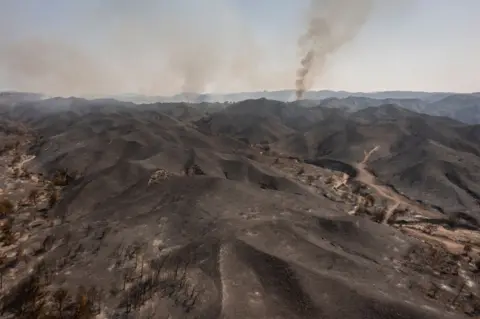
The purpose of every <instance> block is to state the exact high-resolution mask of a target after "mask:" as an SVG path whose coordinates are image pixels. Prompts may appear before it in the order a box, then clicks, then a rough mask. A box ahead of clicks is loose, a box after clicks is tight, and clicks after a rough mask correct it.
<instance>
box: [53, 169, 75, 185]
mask: <svg viewBox="0 0 480 319" xmlns="http://www.w3.org/2000/svg"><path fill="white" fill-rule="evenodd" d="M73 180H75V177H74V175H73V174H69V172H68V170H67V169H59V170H57V171H56V172H55V173H54V174H53V178H52V183H53V185H55V186H61V187H64V186H67V185H69V184H70V183H71V182H72V181H73Z"/></svg>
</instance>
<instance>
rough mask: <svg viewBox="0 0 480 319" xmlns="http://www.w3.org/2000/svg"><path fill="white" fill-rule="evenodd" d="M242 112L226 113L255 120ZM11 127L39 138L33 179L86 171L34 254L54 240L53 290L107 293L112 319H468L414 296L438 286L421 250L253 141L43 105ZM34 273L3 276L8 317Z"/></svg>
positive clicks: (150, 112)
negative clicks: (429, 277) (419, 268)
mask: <svg viewBox="0 0 480 319" xmlns="http://www.w3.org/2000/svg"><path fill="white" fill-rule="evenodd" d="M248 103H253V102H248ZM264 103H265V102H264ZM87 104H88V103H87ZM273 109H274V110H277V108H276V107H274V108H273ZM86 110H88V111H86ZM237 111H238V110H237ZM237 111H235V112H232V111H227V112H226V113H227V114H229V115H231V116H233V117H234V118H236V116H239V117H240V118H242V117H241V116H242V114H238V113H237ZM285 111H288V112H291V113H288V115H287V116H285V115H279V114H278V113H276V114H275V115H274V117H276V118H280V119H281V120H282V125H283V126H284V127H288V129H289V130H293V129H294V128H293V125H292V124H288V120H291V119H292V118H304V119H310V118H309V117H308V116H306V115H305V114H302V113H298V114H297V113H295V111H293V112H292V111H291V110H290V109H288V110H285ZM320 111H321V110H320ZM269 112H271V111H268V113H269ZM313 112H318V110H317V111H315V110H314V111H313ZM240 113H241V112H240ZM6 116H8V117H9V119H11V120H15V121H18V122H22V123H25V124H26V125H29V126H30V128H31V129H32V130H33V132H32V134H33V136H34V137H35V140H34V144H33V145H32V146H31V147H30V150H29V152H30V153H31V154H32V155H35V156H36V157H35V158H34V159H31V160H30V161H29V162H28V163H26V164H25V166H26V169H28V170H29V171H31V172H37V173H38V172H43V173H44V174H45V175H47V176H48V175H50V174H51V173H53V172H54V171H55V170H58V169H67V170H68V172H75V174H74V175H75V179H74V180H73V181H71V182H70V183H68V185H67V186H65V187H64V188H63V190H62V194H61V198H60V200H59V202H58V204H56V205H55V206H54V208H53V209H52V210H51V211H50V213H49V218H50V219H51V222H50V223H45V224H44V223H42V224H40V225H42V226H36V228H35V229H36V231H37V232H38V231H39V233H38V234H37V233H35V234H37V235H35V236H26V237H22V238H24V239H23V244H22V245H23V247H26V248H25V249H29V247H30V246H29V245H31V244H32V243H33V244H34V243H36V242H37V243H38V242H39V241H41V240H42V238H45V236H46V238H50V240H51V241H53V244H52V245H49V246H48V248H45V247H44V248H43V250H40V252H39V253H38V254H39V255H41V256H42V259H43V260H44V261H45V262H46V265H47V266H46V267H47V269H49V272H48V273H49V274H50V275H49V277H48V278H49V280H48V282H49V284H50V286H48V288H45V289H47V290H48V289H54V288H55V287H58V286H59V285H61V286H63V287H66V289H67V290H75V289H76V288H77V287H78V286H79V285H83V286H86V287H96V289H101V291H102V292H103V294H102V296H103V297H102V299H101V302H99V303H98V305H99V306H98V307H99V308H100V309H99V312H100V314H99V316H102V317H103V318H105V317H107V318H117V317H118V316H126V317H129V316H130V317H132V318H143V316H145V317H148V313H149V312H151V313H152V314H153V318H166V317H168V316H170V318H205V319H207V318H208V319H211V318H242V319H244V318H285V319H287V318H288V319H292V318H298V319H304V318H312V319H314V318H315V319H316V318H332V319H333V318H339V317H342V318H352V319H353V318H355V319H357V318H365V319H366V318H369V319H374V318H378V319H380V318H382V319H383V318H391V319H397V318H398V319H407V318H408V319H417V318H418V319H428V318H447V317H452V318H453V317H456V316H454V315H453V314H448V313H445V312H444V310H443V309H442V307H443V305H442V304H441V303H436V302H435V301H431V300H428V299H427V298H426V297H425V295H424V294H423V293H422V291H421V290H418V289H417V290H413V289H412V288H411V287H412V286H411V285H410V284H409V283H410V282H423V280H424V278H425V275H421V274H420V273H418V272H416V271H414V270H412V269H410V268H408V267H406V266H405V256H406V255H407V254H409V252H411V248H412V245H414V244H415V245H419V246H418V247H421V246H422V244H421V243H420V242H418V241H417V240H414V239H413V238H410V237H408V236H406V235H404V234H402V233H400V232H399V231H397V230H395V229H392V228H389V227H388V226H386V225H381V224H377V223H373V222H371V221H369V220H367V219H364V218H361V217H354V216H348V215H347V214H346V212H347V210H348V209H349V208H348V205H347V204H346V203H342V202H337V201H332V200H330V199H328V198H327V197H326V196H321V195H320V194H318V193H315V192H312V190H311V189H310V188H309V187H307V186H306V185H303V184H301V183H299V182H298V181H297V180H295V179H293V178H292V177H291V176H289V175H286V174H285V173H284V172H282V171H279V170H277V169H275V168H273V167H271V166H270V164H269V163H271V162H272V161H273V160H274V159H275V158H274V157H273V158H271V157H268V156H264V155H260V153H259V152H258V150H256V149H254V148H250V147H249V146H248V145H247V144H245V143H242V142H239V141H238V140H236V139H233V138H231V137H228V136H223V135H222V136H219V135H213V134H212V135H207V134H205V133H202V132H200V131H199V130H196V129H195V128H194V127H193V126H192V125H191V124H189V123H186V122H181V121H179V120H177V119H174V118H172V117H170V116H168V115H166V114H165V113H163V112H162V111H156V110H155V109H153V108H150V109H142V108H130V107H124V106H118V107H116V106H115V105H109V106H108V107H103V108H102V107H85V108H83V109H81V108H79V109H76V108H70V109H68V110H65V111H58V109H57V110H56V111H52V110H48V111H45V110H41V109H39V108H38V107H37V106H35V105H31V104H30V105H24V106H22V107H19V108H14V109H12V110H11V112H9V113H8V115H6ZM316 125H317V124H315V126H316ZM309 126H310V124H308V125H303V124H302V127H309ZM247 138H250V137H247ZM39 227H40V228H39ZM35 229H34V230H32V232H34V231H35ZM45 240H46V239H45ZM44 243H45V241H44ZM44 246H45V245H44ZM35 263H36V261H35V258H33V257H31V259H29V261H27V262H26V265H28V267H30V266H31V265H32V264H35ZM28 267H23V266H18V269H17V268H15V273H14V274H15V276H13V275H11V274H12V273H11V272H10V273H8V274H9V275H8V276H5V277H4V280H3V287H5V289H6V290H4V291H3V293H4V296H5V298H6V299H4V300H3V301H4V304H3V307H4V310H6V311H5V312H4V315H5V316H6V318H13V317H15V314H16V313H17V314H18V312H11V311H13V310H15V309H17V310H18V309H19V308H18V307H17V308H15V307H16V305H17V306H18V304H19V302H20V303H21V300H25V297H22V296H21V294H20V293H19V292H18V291H20V290H18V289H20V288H19V287H22V286H21V285H20V284H19V282H17V281H19V280H20V279H21V278H22V277H23V276H27V269H28ZM50 270H51V271H50ZM42 278H43V277H42ZM386 279H387V280H386ZM45 281H47V280H46V279H45ZM42 282H43V281H42ZM7 289H8V290H7ZM47 295H48V294H47ZM22 298H23V299H22ZM19 300H20V301H19ZM79 300H80V301H79V303H80V306H79V308H77V310H78V309H83V308H81V306H82V301H81V300H84V299H82V298H80V299H79ZM95 305H96V304H95ZM42 307H44V308H45V307H47V308H48V304H47V305H43V306H42ZM95 307H96V306H95ZM12 309H13V310H12ZM22 309H23V308H22ZM42 309H43V308H42ZM9 311H10V312H9ZM18 311H20V310H18ZM21 311H24V310H21ZM25 311H26V310H25ZM52 311H53V310H52ZM65 311H69V310H68V309H66V310H65ZM78 311H80V310H78ZM9 313H10V315H9ZM9 316H10V317H9ZM149 318H150V317H149Z"/></svg>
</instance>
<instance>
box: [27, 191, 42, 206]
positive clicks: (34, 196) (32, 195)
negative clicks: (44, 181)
mask: <svg viewBox="0 0 480 319" xmlns="http://www.w3.org/2000/svg"><path fill="white" fill-rule="evenodd" d="M39 196H40V192H39V190H38V189H36V188H34V189H32V190H31V191H30V193H28V201H29V202H30V203H31V204H32V205H35V206H36V205H37V200H38V197H39Z"/></svg>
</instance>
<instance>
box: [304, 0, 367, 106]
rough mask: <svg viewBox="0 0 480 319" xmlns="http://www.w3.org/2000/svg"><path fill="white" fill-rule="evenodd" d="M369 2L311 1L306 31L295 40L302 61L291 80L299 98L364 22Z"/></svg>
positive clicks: (348, 0) (365, 0)
mask: <svg viewBox="0 0 480 319" xmlns="http://www.w3.org/2000/svg"><path fill="white" fill-rule="evenodd" d="M372 3H373V0H311V5H310V12H309V23H308V29H307V32H306V33H305V34H304V35H302V37H301V38H300V39H299V48H300V50H301V54H302V58H301V61H300V64H301V65H300V68H299V69H298V70H297V78H296V81H295V87H296V95H297V99H301V98H302V97H303V95H304V93H305V91H306V90H308V89H309V88H310V87H311V85H312V84H313V80H314V79H315V77H317V76H318V75H321V73H322V71H323V67H324V65H325V62H326V59H327V57H328V56H329V55H330V54H333V53H335V52H336V51H337V50H338V49H339V48H340V47H342V46H343V45H344V44H345V43H347V42H349V41H350V40H352V39H353V38H354V37H355V36H356V35H357V33H358V31H359V30H360V28H361V27H362V25H363V24H364V23H365V22H366V21H367V19H368V16H369V14H370V11H371V9H372Z"/></svg>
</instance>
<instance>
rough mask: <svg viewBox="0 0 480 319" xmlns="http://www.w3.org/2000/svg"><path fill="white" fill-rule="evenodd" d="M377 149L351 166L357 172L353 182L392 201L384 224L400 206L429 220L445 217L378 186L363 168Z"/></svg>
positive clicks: (374, 179)
mask: <svg viewBox="0 0 480 319" xmlns="http://www.w3.org/2000/svg"><path fill="white" fill-rule="evenodd" d="M379 148H380V147H379V146H375V147H374V148H373V149H371V150H370V151H369V152H365V157H364V158H363V160H362V161H361V162H360V163H354V164H353V166H354V167H355V168H356V169H357V172H358V174H357V176H356V177H355V180H357V181H359V182H361V183H363V184H365V185H367V186H369V187H371V188H372V189H374V190H375V191H376V192H377V193H378V194H379V195H380V196H382V197H383V198H385V199H388V200H390V201H393V204H392V206H390V207H389V208H388V210H387V213H386V214H385V219H384V223H386V222H387V221H388V220H389V218H390V217H391V215H392V213H393V212H394V211H395V209H397V208H398V206H400V205H403V206H405V207H408V208H410V209H412V210H414V211H416V212H417V213H419V214H422V215H424V216H426V217H431V218H443V217H445V216H443V215H442V214H441V213H438V212H433V211H429V210H426V209H425V208H423V207H422V206H421V205H419V204H418V203H416V202H414V201H412V200H411V199H409V198H407V197H405V196H403V195H400V194H398V193H396V192H395V191H393V190H391V189H390V188H388V187H386V186H384V185H380V184H378V183H377V180H376V178H375V176H373V175H372V173H370V172H369V171H368V170H367V169H366V168H365V166H366V165H367V162H368V160H369V158H370V156H371V155H372V154H373V153H375V152H376V151H377V150H378V149H379Z"/></svg>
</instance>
